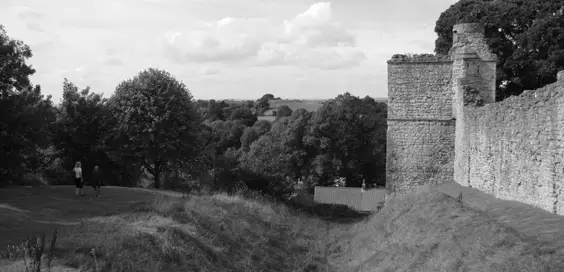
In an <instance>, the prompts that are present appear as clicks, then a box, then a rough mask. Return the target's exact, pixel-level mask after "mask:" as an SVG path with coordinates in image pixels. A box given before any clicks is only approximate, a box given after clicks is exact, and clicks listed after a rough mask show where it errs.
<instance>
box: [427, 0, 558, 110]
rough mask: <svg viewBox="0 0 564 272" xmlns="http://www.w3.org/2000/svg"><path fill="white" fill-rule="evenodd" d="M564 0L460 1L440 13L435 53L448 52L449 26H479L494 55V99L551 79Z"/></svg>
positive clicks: (556, 60)
mask: <svg viewBox="0 0 564 272" xmlns="http://www.w3.org/2000/svg"><path fill="white" fill-rule="evenodd" d="M563 7H564V0H553V1H546V0H460V1H458V2H457V3H455V4H453V5H451V6H450V7H449V8H448V9H447V10H445V11H444V12H443V13H441V15H440V17H439V19H438V20H437V23H436V26H435V32H436V33H437V35H438V37H437V40H436V41H435V52H436V53H438V54H447V53H448V51H449V49H450V48H451V46H452V27H453V25H455V24H458V23H481V24H482V25H483V26H484V27H485V30H486V31H485V36H486V40H487V43H488V46H489V47H490V48H491V50H492V52H493V53H495V54H496V55H497V56H498V62H497V75H496V86H497V97H496V99H497V100H498V101H500V100H503V99H505V98H507V97H509V96H512V95H519V94H521V93H522V92H523V91H524V90H533V89H537V88H540V87H542V86H544V85H546V84H549V83H553V82H555V81H556V73H557V72H558V71H560V70H562V69H564V31H563V29H564V16H563V12H564V8H563Z"/></svg>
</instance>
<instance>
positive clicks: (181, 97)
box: [110, 68, 201, 188]
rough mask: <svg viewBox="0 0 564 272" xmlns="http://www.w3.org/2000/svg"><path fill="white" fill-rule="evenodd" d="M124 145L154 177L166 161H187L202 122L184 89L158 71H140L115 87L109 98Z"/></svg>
mask: <svg viewBox="0 0 564 272" xmlns="http://www.w3.org/2000/svg"><path fill="white" fill-rule="evenodd" d="M110 105H111V106H112V107H113V108H112V111H113V113H114V115H115V116H116V118H117V120H118V124H117V128H116V130H115V131H116V132H117V133H118V135H120V136H122V137H121V139H122V141H123V143H124V146H125V147H126V148H127V149H128V150H129V151H130V152H132V153H134V154H136V155H137V156H138V158H140V159H141V161H142V163H143V164H144V166H145V167H146V169H147V170H148V171H149V172H150V173H151V174H153V175H154V177H155V187H156V188H159V185H160V184H159V182H160V180H159V179H160V173H161V172H162V171H163V170H164V169H165V167H166V166H167V163H168V162H176V161H177V160H185V159H190V158H191V157H193V156H195V153H196V152H197V150H198V148H199V144H198V142H197V141H198V139H199V137H198V135H197V132H198V129H199V124H200V121H201V119H200V118H199V114H198V113H197V111H196V108H195V104H194V103H193V98H192V95H191V94H190V92H189V91H188V89H187V88H186V86H185V85H184V84H183V83H181V82H179V81H177V80H176V79H175V78H174V77H173V76H172V75H171V74H170V73H168V72H166V71H162V70H158V69H153V68H150V69H147V70H144V71H141V72H140V73H139V74H138V75H137V76H135V77H134V78H133V79H130V80H126V81H123V82H122V83H120V84H119V85H118V86H117V87H116V92H115V94H114V95H113V96H112V97H111V99H110Z"/></svg>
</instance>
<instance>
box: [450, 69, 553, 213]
mask: <svg viewBox="0 0 564 272" xmlns="http://www.w3.org/2000/svg"><path fill="white" fill-rule="evenodd" d="M559 75H564V74H562V73H561V74H559ZM464 124H465V138H466V140H465V141H464V142H462V143H460V144H461V145H463V148H461V149H460V150H462V151H463V152H461V153H460V154H457V155H458V156H457V159H458V160H460V161H461V162H464V163H463V164H461V165H463V167H461V168H460V169H459V170H458V172H459V173H458V178H457V179H456V181H457V182H458V183H460V184H461V185H464V186H471V187H473V188H476V189H479V190H480V191H483V192H486V193H489V194H492V195H494V196H496V197H498V198H501V199H507V200H515V201H519V202H523V203H527V204H531V205H534V206H537V207H540V208H542V209H544V210H547V211H550V212H554V213H557V214H561V215H564V194H563V193H562V189H563V185H564V79H562V76H560V79H559V80H558V81H557V82H556V83H553V84H551V85H548V86H545V87H544V88H541V89H538V90H535V91H527V92H525V93H523V94H521V95H520V96H517V97H511V98H508V99H506V100H504V101H502V102H499V103H495V104H489V105H485V106H482V107H474V106H467V107H465V108H464Z"/></svg>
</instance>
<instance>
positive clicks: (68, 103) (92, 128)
mask: <svg viewBox="0 0 564 272" xmlns="http://www.w3.org/2000/svg"><path fill="white" fill-rule="evenodd" d="M106 102H107V100H106V99H103V98H102V96H101V95H100V94H97V93H94V92H91V91H90V88H89V87H86V88H85V89H83V90H79V88H78V87H77V86H76V85H75V84H74V83H72V82H70V81H68V80H67V79H66V78H65V80H64V82H63V101H62V103H61V107H60V110H59V114H58V116H57V121H56V122H55V126H54V132H53V134H54V137H53V144H54V146H55V147H56V149H57V150H59V152H60V153H59V154H60V155H61V158H63V159H64V162H65V165H66V166H67V167H72V164H73V163H74V162H75V161H77V160H80V161H81V162H82V163H83V165H84V167H85V168H86V169H90V168H92V167H93V164H100V163H104V164H105V162H106V161H107V158H106V156H105V149H106V148H105V143H104V139H105V136H106V135H107V134H108V133H109V132H110V131H111V129H112V127H111V126H112V124H111V115H110V112H109V110H108V108H107V107H106Z"/></svg>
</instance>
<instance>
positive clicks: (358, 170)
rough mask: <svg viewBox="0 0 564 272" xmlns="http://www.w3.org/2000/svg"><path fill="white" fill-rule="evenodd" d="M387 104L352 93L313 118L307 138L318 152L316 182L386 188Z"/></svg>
mask: <svg viewBox="0 0 564 272" xmlns="http://www.w3.org/2000/svg"><path fill="white" fill-rule="evenodd" d="M386 116H387V108H386V106H385V104H384V103H380V102H376V101H375V100H374V99H372V98H369V97H366V98H364V99H360V98H358V97H355V96H352V95H351V94H349V93H345V94H343V95H339V96H338V97H337V98H335V99H334V100H331V101H329V102H326V103H325V104H324V105H323V106H322V107H321V108H320V109H319V110H318V111H317V112H316V113H315V116H314V117H313V122H312V125H311V126H310V127H309V131H308V133H307V134H306V135H305V137H306V140H305V141H306V143H307V144H308V145H310V146H312V148H314V149H315V150H316V154H317V155H316V157H315V159H314V160H313V161H312V169H314V171H315V172H314V178H315V179H316V180H317V182H319V183H320V184H323V183H328V182H329V183H330V182H331V181H332V180H335V179H336V178H340V177H344V178H346V180H347V186H360V185H361V184H362V180H363V179H365V180H366V183H367V184H374V183H379V184H383V183H384V180H383V176H384V172H385V143H386V142H385V139H386V138H385V137H386V135H385V131H386Z"/></svg>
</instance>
